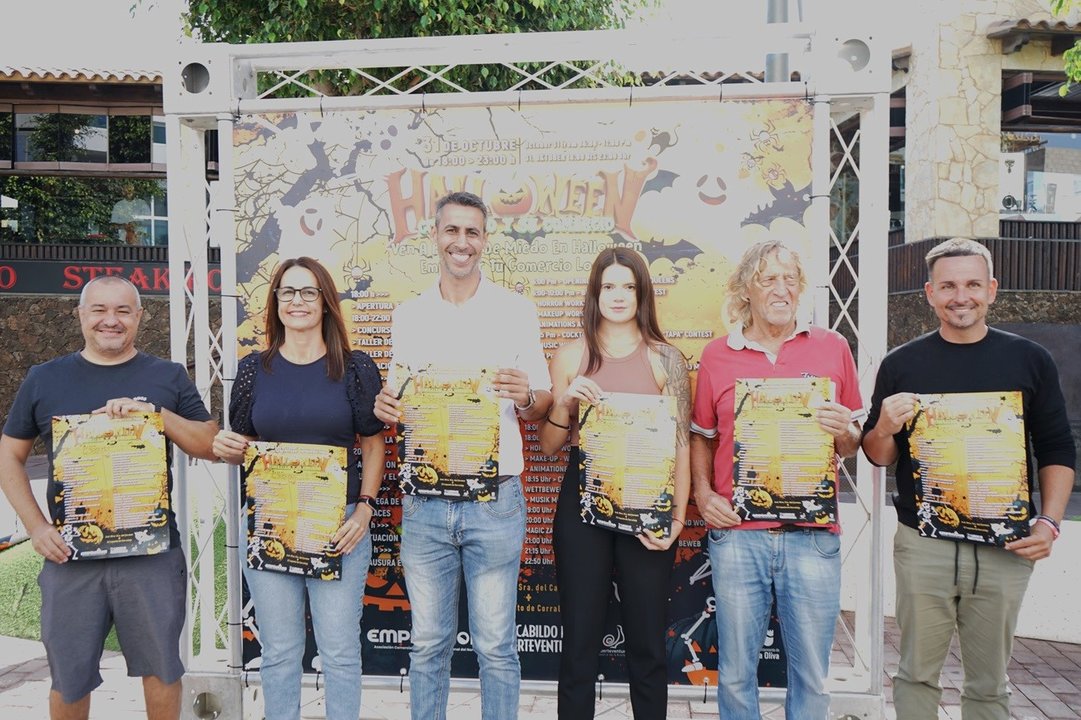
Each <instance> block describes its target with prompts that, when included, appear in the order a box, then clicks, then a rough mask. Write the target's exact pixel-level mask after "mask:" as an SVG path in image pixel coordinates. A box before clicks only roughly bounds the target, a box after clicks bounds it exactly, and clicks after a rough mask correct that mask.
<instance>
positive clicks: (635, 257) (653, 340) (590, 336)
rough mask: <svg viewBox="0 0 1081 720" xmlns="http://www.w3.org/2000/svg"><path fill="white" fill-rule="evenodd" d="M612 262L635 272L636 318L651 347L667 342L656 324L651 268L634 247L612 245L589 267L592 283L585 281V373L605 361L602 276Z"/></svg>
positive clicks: (598, 367) (588, 373) (583, 313)
mask: <svg viewBox="0 0 1081 720" xmlns="http://www.w3.org/2000/svg"><path fill="white" fill-rule="evenodd" d="M612 265H622V266H623V267H625V268H629V269H630V271H631V274H632V275H634V294H635V298H636V299H637V301H638V311H637V312H636V313H635V318H634V319H635V322H636V323H637V324H638V329H639V331H641V333H642V337H643V338H645V340H646V342H647V343H648V344H649V346H650V347H655V346H657V345H664V344H666V341H665V339H664V333H662V332H661V328H660V326H659V325H658V324H657V303H656V301H655V300H654V298H653V280H652V279H650V277H649V268H648V267H646V262H645V260H643V259H642V256H641V255H640V254H638V252H636V251H635V250H632V249H631V248H627V247H610V248H605V249H604V250H601V251H600V253H599V254H598V255H597V257H596V259H595V260H593V267H592V268H590V270H589V283H588V284H587V285H586V299H585V305H584V306H583V307H582V334H583V335H584V336H585V339H586V347H587V348H588V349H589V362H588V363H587V364H586V375H591V374H593V373H595V372H597V370H599V369H600V367H601V363H603V362H604V356H603V355H602V353H601V342H600V338H599V337H598V333H599V331H600V326H601V320H602V319H603V318H602V317H601V308H600V300H599V298H600V296H601V276H602V275H603V274H604V271H605V270H607V269H608V268H609V267H611V266H612Z"/></svg>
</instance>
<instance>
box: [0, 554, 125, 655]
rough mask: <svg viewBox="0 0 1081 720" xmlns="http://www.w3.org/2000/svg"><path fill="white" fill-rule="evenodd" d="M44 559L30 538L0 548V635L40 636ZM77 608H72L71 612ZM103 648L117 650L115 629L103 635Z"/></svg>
mask: <svg viewBox="0 0 1081 720" xmlns="http://www.w3.org/2000/svg"><path fill="white" fill-rule="evenodd" d="M43 562H44V559H43V558H42V557H41V556H40V555H38V554H37V553H36V552H34V547H33V546H32V545H31V544H30V542H29V541H27V542H22V543H19V544H18V545H16V546H14V547H10V548H8V549H7V550H4V551H3V552H0V635H3V636H5V637H17V638H24V639H26V640H40V639H41V589H40V588H39V587H38V573H40V572H41V565H42V563H43ZM77 611H78V609H77V608H73V612H77ZM105 649H107V650H115V651H119V650H120V644H119V643H118V642H117V640H116V631H115V630H114V631H112V632H110V633H109V637H108V638H106V640H105Z"/></svg>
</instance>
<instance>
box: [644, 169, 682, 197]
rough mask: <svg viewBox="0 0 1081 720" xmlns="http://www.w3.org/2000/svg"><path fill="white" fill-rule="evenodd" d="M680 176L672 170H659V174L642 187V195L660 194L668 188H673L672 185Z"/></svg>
mask: <svg viewBox="0 0 1081 720" xmlns="http://www.w3.org/2000/svg"><path fill="white" fill-rule="evenodd" d="M678 177H679V175H677V174H676V173H674V172H672V171H671V170H658V171H657V174H656V175H654V176H653V177H651V178H650V179H649V180H646V184H645V185H643V186H642V194H643V195H645V194H646V193H647V192H660V191H662V190H664V189H666V188H670V187H672V183H673V182H675V180H676V178H678Z"/></svg>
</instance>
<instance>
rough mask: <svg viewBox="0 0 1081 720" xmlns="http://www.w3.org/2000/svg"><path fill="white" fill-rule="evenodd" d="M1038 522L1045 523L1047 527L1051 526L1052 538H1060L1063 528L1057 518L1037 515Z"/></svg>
mask: <svg viewBox="0 0 1081 720" xmlns="http://www.w3.org/2000/svg"><path fill="white" fill-rule="evenodd" d="M1036 522H1038V523H1043V524H1044V525H1046V526H1047V527H1049V528H1051V539H1052V540H1058V536H1059V535H1060V534H1061V533H1062V529H1061V528H1060V527H1059V525H1058V523H1057V522H1055V519H1054V518H1052V517H1049V516H1047V515H1037V516H1036Z"/></svg>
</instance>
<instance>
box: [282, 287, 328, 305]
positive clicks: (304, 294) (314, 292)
mask: <svg viewBox="0 0 1081 720" xmlns="http://www.w3.org/2000/svg"><path fill="white" fill-rule="evenodd" d="M322 292H323V291H322V290H320V289H319V288H317V287H302V288H295V287H279V288H276V289H275V290H274V296H275V297H276V298H278V302H283V303H287V302H293V298H294V297H296V294H297V293H300V299H301V300H303V301H304V302H315V301H316V300H318V299H319V296H320V295H321V294H322Z"/></svg>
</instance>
